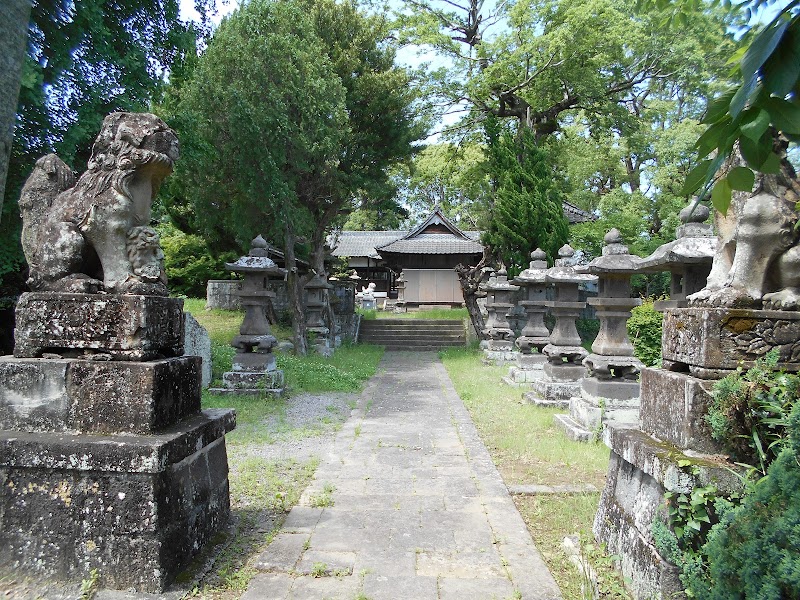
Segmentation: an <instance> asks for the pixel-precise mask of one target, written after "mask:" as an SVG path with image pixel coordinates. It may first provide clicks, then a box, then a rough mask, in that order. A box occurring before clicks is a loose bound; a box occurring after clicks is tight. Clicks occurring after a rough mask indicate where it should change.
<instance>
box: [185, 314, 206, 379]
mask: <svg viewBox="0 0 800 600" xmlns="http://www.w3.org/2000/svg"><path fill="white" fill-rule="evenodd" d="M183 354H184V356H199V357H200V358H202V359H203V366H202V368H201V370H200V372H201V374H202V380H201V385H202V386H203V387H204V388H205V387H208V384H210V383H211V337H210V336H209V335H208V331H206V329H205V327H203V326H202V325H200V323H198V322H197V319H195V318H194V317H193V316H192V315H191V314H190V313H187V312H184V332H183Z"/></svg>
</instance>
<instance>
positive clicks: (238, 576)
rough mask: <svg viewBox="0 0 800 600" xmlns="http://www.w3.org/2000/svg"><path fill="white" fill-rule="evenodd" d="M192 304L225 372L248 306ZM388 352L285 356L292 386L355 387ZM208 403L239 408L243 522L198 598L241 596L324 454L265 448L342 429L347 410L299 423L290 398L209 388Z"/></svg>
mask: <svg viewBox="0 0 800 600" xmlns="http://www.w3.org/2000/svg"><path fill="white" fill-rule="evenodd" d="M184 307H185V310H187V311H188V312H190V313H192V314H193V315H194V316H195V318H196V319H197V320H198V321H199V322H200V324H201V325H202V326H203V327H205V328H206V329H207V330H208V332H209V335H210V337H211V344H212V346H211V362H212V372H213V374H214V375H213V377H214V378H217V379H218V378H220V377H221V375H222V373H223V372H225V371H229V370H230V369H231V361H232V359H233V355H234V354H235V351H234V349H233V348H231V347H230V342H231V340H232V339H233V337H234V336H235V335H236V334H237V333H238V332H239V326H240V325H241V323H242V319H243V318H244V313H243V312H241V311H228V310H211V311H206V310H205V301H204V300H199V299H192V298H189V299H187V300H185V304H184ZM273 333H274V334H275V336H276V337H278V338H279V339H282V338H283V339H285V338H288V337H290V334H291V332H290V330H289V329H287V328H281V327H278V326H274V327H273ZM382 355H383V348H381V347H379V346H369V345H357V346H354V345H345V346H342V347H341V348H339V349H337V351H336V352H335V353H334V355H333V356H332V357H331V358H324V357H322V356H319V355H309V356H306V357H295V356H291V355H284V354H278V361H279V365H280V367H281V368H283V369H284V370H285V376H286V382H287V386H288V387H289V388H290V389H291V391H292V392H312V393H314V392H326V391H350V392H355V391H358V390H360V389H361V388H362V386H363V385H364V381H366V380H367V379H369V378H370V377H371V376H372V375H373V374H374V373H375V370H376V368H377V364H378V361H380V359H381V356H382ZM202 406H203V408H233V409H235V410H236V429H234V430H233V431H232V432H231V433H229V434H227V436H226V442H227V446H228V465H229V468H230V475H229V482H230V495H231V510H232V512H233V515H234V516H235V517H236V519H237V521H236V526H235V529H234V531H233V534H232V535H226V534H220V536H218V537H219V539H216V540H214V541H212V543H211V544H209V548H208V549H207V551H206V552H207V553H208V554H205V555H204V556H208V555H210V554H213V553H215V552H216V553H217V556H216V560H215V563H214V567H213V569H212V571H211V573H210V574H208V575H206V576H205V577H204V578H203V582H202V584H201V585H200V586H198V587H197V589H196V590H193V591H192V593H191V596H190V597H198V598H206V599H208V600H233V599H234V598H238V597H239V596H241V594H242V592H244V590H245V589H247V584H248V582H249V581H250V579H251V578H252V577H253V576H254V575H255V574H256V571H255V569H254V568H253V562H254V560H255V557H256V556H257V555H258V554H259V553H260V552H261V551H263V549H264V548H266V546H267V545H268V544H269V542H270V541H271V540H272V538H273V537H274V535H275V533H276V532H277V530H278V528H279V527H280V523H281V521H282V516H281V515H282V514H283V513H285V512H288V511H289V510H290V509H291V507H292V506H294V505H295V504H297V502H298V500H299V498H300V494H301V493H302V491H303V490H304V489H305V488H306V487H307V486H308V483H309V482H310V480H311V478H312V477H313V475H314V471H315V470H316V468H317V465H318V463H319V460H318V459H317V458H312V459H310V460H308V461H305V462H299V461H296V460H291V459H289V460H280V461H275V460H268V459H265V458H264V457H262V456H260V455H259V449H260V448H261V447H262V446H264V445H267V444H271V443H274V442H276V441H280V440H283V439H297V438H303V437H308V436H313V435H319V434H321V433H325V432H330V431H333V430H336V429H338V427H339V426H340V425H341V423H342V421H343V418H344V416H345V415H344V414H342V413H341V411H339V409H338V408H337V406H336V405H331V406H330V407H329V412H330V414H328V415H325V416H324V417H322V418H321V419H320V420H319V421H317V422H314V423H310V424H309V423H307V424H304V425H300V426H296V425H292V424H291V423H290V422H288V421H287V419H286V410H287V398H286V397H282V398H270V397H267V398H258V397H253V396H216V395H214V394H211V393H209V392H208V391H204V392H203V400H202ZM351 408H352V406H351ZM344 412H345V413H346V412H347V411H346V410H345V411H344ZM324 492H325V494H326V496H327V498H328V499H329V500H330V496H331V492H330V491H328V490H327V488H326V489H325V490H324ZM331 501H332V500H331ZM265 515H269V517H270V520H268V521H267V522H266V523H264V522H263V519H264V516H265ZM223 545H224V549H222V550H221V551H220V550H219V548H220V547H221V546H223ZM201 562H202V560H201V559H198V561H196V562H195V567H194V568H195V570H197V569H199V568H200V567H199V566H198V565H199V564H200V563H201ZM193 576H194V575H193V573H192V572H191V568H190V570H188V571H187V572H186V573H184V574H183V575H182V576H181V577H182V578H183V579H184V580H185V581H191V580H192V578H193Z"/></svg>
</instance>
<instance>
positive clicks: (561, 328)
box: [524, 244, 597, 407]
mask: <svg viewBox="0 0 800 600" xmlns="http://www.w3.org/2000/svg"><path fill="white" fill-rule="evenodd" d="M574 255H575V251H574V250H573V249H572V247H570V246H569V245H568V244H565V245H564V246H562V247H561V248H560V249H559V251H558V256H559V258H558V260H556V264H555V266H554V267H552V268H550V269H548V270H547V274H546V281H547V282H548V283H552V284H553V285H554V286H555V300H548V301H547V302H546V303H545V306H547V307H548V308H549V309H550V311H551V313H552V314H553V316H554V317H555V319H556V323H555V326H554V327H553V332H552V333H551V334H550V338H549V343H548V344H547V345H546V346H545V347H544V348H542V353H543V354H544V355H545V356H546V357H547V363H545V365H544V368H543V371H544V377H543V378H542V379H541V380H539V381H534V382H533V384H532V389H533V391H531V392H527V393H526V394H524V398H525V399H526V400H528V401H530V402H533V403H534V404H541V405H548V406H563V407H566V406H568V404H569V399H570V398H571V397H572V396H575V395H576V394H577V393H578V392H579V390H580V386H579V381H580V380H581V378H583V377H584V376H585V375H586V368H585V367H584V366H583V364H582V361H583V359H584V358H586V356H587V354H588V352H587V351H586V349H585V348H584V347H583V346H582V345H581V337H580V335H578V329H577V327H576V325H575V321H576V320H577V319H578V317H580V314H581V311H582V310H583V308H584V307H585V306H586V303H585V302H581V301H580V300H579V297H580V286H581V284H587V283H594V282H595V281H597V277H595V276H594V275H589V274H585V273H579V272H578V271H577V270H576V269H575V267H574V266H573V264H574Z"/></svg>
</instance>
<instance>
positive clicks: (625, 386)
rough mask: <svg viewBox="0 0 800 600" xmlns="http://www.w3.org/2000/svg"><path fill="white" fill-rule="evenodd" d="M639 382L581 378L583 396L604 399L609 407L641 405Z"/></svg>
mask: <svg viewBox="0 0 800 600" xmlns="http://www.w3.org/2000/svg"><path fill="white" fill-rule="evenodd" d="M639 388H640V386H639V382H638V381H626V380H624V379H598V378H596V377H584V378H583V379H581V396H583V397H585V398H588V399H592V400H595V399H600V398H602V399H604V400H605V405H606V406H607V407H611V406H614V407H637V406H639V395H640V390H639Z"/></svg>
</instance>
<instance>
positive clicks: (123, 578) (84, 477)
mask: <svg viewBox="0 0 800 600" xmlns="http://www.w3.org/2000/svg"><path fill="white" fill-rule="evenodd" d="M232 427H233V414H232V411H225V410H217V411H207V412H206V413H204V414H202V415H199V416H197V417H193V418H190V419H186V420H185V421H184V423H182V424H181V425H180V426H177V427H175V428H174V429H173V430H172V431H171V432H170V433H166V434H162V435H151V436H87V435H82V436H76V435H65V434H58V433H19V432H8V431H2V432H0V546H2V547H3V549H4V550H3V552H2V553H1V554H0V573H15V574H18V573H19V574H25V575H29V576H32V577H36V578H53V579H64V580H76V579H77V580H80V579H83V578H86V577H87V576H88V574H89V571H90V570H91V569H93V568H97V569H98V570H99V571H100V574H101V577H102V581H103V584H104V586H107V587H111V588H118V589H126V588H135V589H137V590H139V591H142V592H153V593H158V592H161V591H163V590H164V589H165V587H166V586H168V585H169V584H170V582H171V581H172V580H173V579H174V578H175V576H176V575H177V574H178V573H179V572H180V571H181V570H182V569H183V568H185V566H186V565H187V564H188V563H189V561H190V560H191V558H192V557H193V556H194V555H195V554H196V553H197V552H198V551H199V549H200V548H201V547H202V546H203V544H205V543H206V542H207V541H208V540H209V539H211V537H212V536H213V535H214V534H215V533H216V532H218V531H219V530H220V529H222V528H224V527H225V526H226V525H227V521H228V517H229V513H230V503H229V491H228V463H227V453H226V448H225V438H224V434H225V432H226V431H229V430H230V429H231V428H232Z"/></svg>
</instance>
